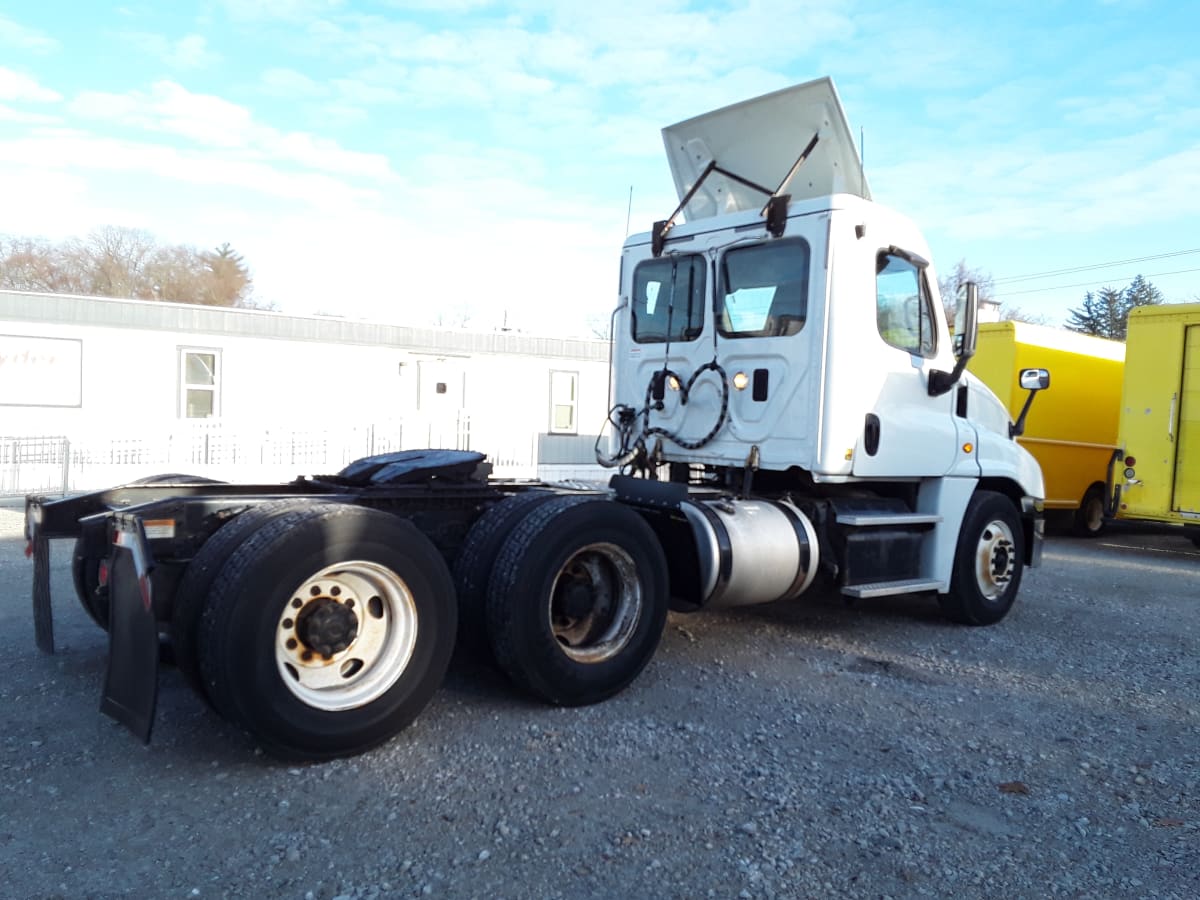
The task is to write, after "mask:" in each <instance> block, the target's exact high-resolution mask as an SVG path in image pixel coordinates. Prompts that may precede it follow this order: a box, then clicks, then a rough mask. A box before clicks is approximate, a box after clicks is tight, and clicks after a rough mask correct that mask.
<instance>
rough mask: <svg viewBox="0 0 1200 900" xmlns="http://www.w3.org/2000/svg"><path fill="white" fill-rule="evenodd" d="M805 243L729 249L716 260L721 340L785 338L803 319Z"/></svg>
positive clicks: (795, 240) (796, 241)
mask: <svg viewBox="0 0 1200 900" xmlns="http://www.w3.org/2000/svg"><path fill="white" fill-rule="evenodd" d="M809 255H810V253H809V247H808V242H807V241H805V240H803V239H799V238H793V239H789V240H779V241H771V242H770V243H765V244H754V245H752V246H748V247H735V248H733V249H732V250H729V251H727V252H726V253H725V256H724V257H723V258H722V260H721V291H720V292H719V293H718V296H717V327H718V328H719V329H720V332H721V334H722V335H724V336H725V337H734V338H740V337H786V336H788V335H793V334H797V333H799V331H800V329H802V328H803V327H804V322H805V320H806V319H807V318H808V266H809Z"/></svg>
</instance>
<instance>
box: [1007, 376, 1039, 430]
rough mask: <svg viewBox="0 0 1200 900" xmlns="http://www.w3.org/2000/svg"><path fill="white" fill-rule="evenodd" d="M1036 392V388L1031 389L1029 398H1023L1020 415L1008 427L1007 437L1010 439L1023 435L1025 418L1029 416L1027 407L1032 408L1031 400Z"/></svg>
mask: <svg viewBox="0 0 1200 900" xmlns="http://www.w3.org/2000/svg"><path fill="white" fill-rule="evenodd" d="M1037 392H1038V389H1037V388H1033V390H1031V391H1030V392H1029V396H1028V397H1026V398H1025V405H1024V406H1022V407H1021V414H1020V415H1019V416H1017V421H1015V422H1013V423H1012V424H1011V425H1009V426H1008V436H1009V437H1010V438H1015V437H1020V436H1021V435H1023V434H1024V433H1025V417H1026V416H1027V415H1029V407H1031V406H1033V398H1034V397H1035V396H1036V395H1037Z"/></svg>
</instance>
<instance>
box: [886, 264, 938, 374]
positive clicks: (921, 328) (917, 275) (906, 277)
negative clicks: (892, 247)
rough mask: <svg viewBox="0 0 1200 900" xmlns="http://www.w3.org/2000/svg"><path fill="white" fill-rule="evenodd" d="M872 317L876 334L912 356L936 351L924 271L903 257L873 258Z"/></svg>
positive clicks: (935, 334)
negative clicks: (873, 317) (875, 325)
mask: <svg viewBox="0 0 1200 900" xmlns="http://www.w3.org/2000/svg"><path fill="white" fill-rule="evenodd" d="M875 318H876V322H877V323H878V326H879V335H880V337H882V338H883V339H884V340H885V341H887V342H888V343H889V344H891V345H892V346H893V347H897V348H899V349H900V350H907V351H908V352H909V353H911V354H912V355H913V356H925V357H929V356H933V355H934V354H935V353H936V352H937V333H936V332H935V331H934V322H935V321H936V320H935V319H934V317H933V300H932V299H931V297H930V294H929V289H928V288H927V287H926V285H925V272H924V270H923V269H921V268H919V267H918V266H916V265H914V264H913V263H912V262H910V261H909V260H907V259H904V258H902V257H900V256H897V255H895V254H893V253H887V252H882V253H880V254H879V255H878V257H877V258H876V261H875Z"/></svg>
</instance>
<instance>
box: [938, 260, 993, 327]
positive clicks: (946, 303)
mask: <svg viewBox="0 0 1200 900" xmlns="http://www.w3.org/2000/svg"><path fill="white" fill-rule="evenodd" d="M968 281H973V282H975V284H977V285H978V286H979V302H980V303H986V302H988V301H990V300H991V299H992V298H993V296H994V295H995V286H994V284H993V282H992V274H991V273H990V272H987V271H985V270H983V269H972V268H971V267H970V266H968V265H967V261H966V260H965V259H960V260H959V261H958V262H957V263H955V265H954V268H953V269H951V270H950V272H949V274H947V275H943V276H942V277H940V278H939V279H938V293H940V294H941V295H942V309H944V310H945V311H946V321H947V322H951V323H952V322H953V321H954V310H955V304H956V303H957V302H958V291H959V288H961V287H962V286H963V285H964V284H966V283H967V282H968Z"/></svg>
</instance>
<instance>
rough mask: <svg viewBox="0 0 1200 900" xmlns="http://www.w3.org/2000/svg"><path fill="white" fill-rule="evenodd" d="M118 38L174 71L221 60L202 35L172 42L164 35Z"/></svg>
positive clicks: (134, 34) (136, 33)
mask: <svg viewBox="0 0 1200 900" xmlns="http://www.w3.org/2000/svg"><path fill="white" fill-rule="evenodd" d="M117 37H118V38H120V39H122V40H124V41H127V42H129V43H131V44H133V45H134V46H135V47H137V48H138V49H140V50H142V51H143V52H144V53H148V54H149V55H151V56H153V57H155V58H156V59H158V60H161V61H162V62H164V63H166V64H167V65H169V66H171V67H172V68H174V69H200V68H203V67H205V66H210V65H213V64H214V63H216V62H218V61H219V60H220V59H221V55H220V54H219V53H216V52H215V51H213V50H211V49H210V48H209V46H208V40H207V38H205V37H204V36H203V35H200V34H189V35H186V36H184V37H182V38H179V39H177V40H172V39H171V38H169V37H167V36H166V35H162V34H148V33H146V32H142V31H129V32H123V33H121V34H118V35H117Z"/></svg>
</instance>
